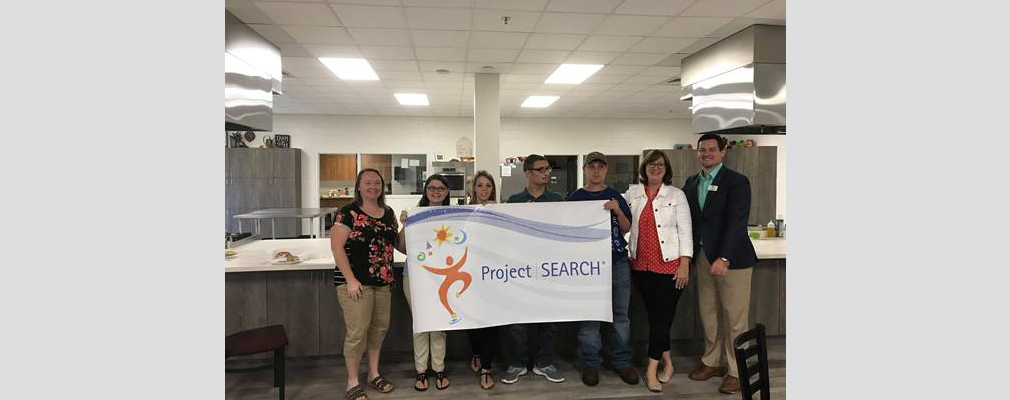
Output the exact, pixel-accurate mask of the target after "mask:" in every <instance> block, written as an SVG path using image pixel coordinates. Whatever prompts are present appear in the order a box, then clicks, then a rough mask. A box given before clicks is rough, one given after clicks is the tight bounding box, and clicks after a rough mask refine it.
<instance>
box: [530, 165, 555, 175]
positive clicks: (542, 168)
mask: <svg viewBox="0 0 1010 400" xmlns="http://www.w3.org/2000/svg"><path fill="white" fill-rule="evenodd" d="M551 170H553V168H551V167H549V166H548V167H540V168H530V169H528V170H527V171H537V172H539V173H541V174H544V173H547V172H550V171H551Z"/></svg>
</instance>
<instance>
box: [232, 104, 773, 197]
mask: <svg viewBox="0 0 1010 400" xmlns="http://www.w3.org/2000/svg"><path fill="white" fill-rule="evenodd" d="M274 131H275V132H277V133H282V134H288V135H291V147H294V148H300V149H302V151H303V152H304V154H302V205H303V206H304V207H318V206H319V187H318V186H319V154H320V153H324V154H325V153H392V154H398V153H399V154H420V153H423V154H427V155H428V164H429V169H428V170H429V171H431V169H430V164H431V161H432V160H433V159H434V154H435V153H441V154H445V155H446V156H447V157H453V156H455V154H456V146H455V145H456V140H457V139H459V137H461V136H469V137H471V138H472V135H473V119H472V118H447V117H445V118H443V117H389V116H344V115H291V114H275V115H274ZM728 138H729V139H730V140H740V139H754V140H755V142H756V143H757V144H758V145H759V146H778V171H777V174H778V181H777V183H776V188H777V191H776V196H775V197H776V210H777V213H778V214H781V215H783V216H785V214H786V168H785V165H786V137H785V136H784V135H758V136H747V135H729V136H728ZM260 139H261V138H259V137H258V138H257V139H256V140H255V141H254V142H253V143H252V146H258V145H259V144H260ZM697 140H698V135H697V134H695V133H694V132H693V131H692V130H691V122H690V120H688V119H570V118H503V119H502V124H501V153H502V154H501V157H500V159H501V160H504V158H505V157H512V156H519V155H522V156H525V155H527V154H530V153H538V154H555V155H565V154H571V155H578V154H583V155H584V154H586V153H588V152H590V151H600V152H603V153H604V154H608V155H610V154H613V155H620V154H641V152H642V150H643V149H648V148H672V147H673V145H674V144H676V143H692V144H693V143H696V141H697ZM579 182H581V178H580V179H579Z"/></svg>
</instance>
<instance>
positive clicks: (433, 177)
mask: <svg viewBox="0 0 1010 400" xmlns="http://www.w3.org/2000/svg"><path fill="white" fill-rule="evenodd" d="M434 180H438V181H439V182H442V184H443V185H445V190H446V192H445V198H444V199H442V204H435V205H436V206H447V205H449V192H448V190H449V180H448V179H445V177H444V176H442V175H441V174H431V176H429V177H428V179H425V180H424V188H423V189H421V190H422V192H421V201H419V202H417V205H418V206H420V207H427V206H430V205H432V204H431V202H430V201H429V200H428V184H429V183H431V181H434Z"/></svg>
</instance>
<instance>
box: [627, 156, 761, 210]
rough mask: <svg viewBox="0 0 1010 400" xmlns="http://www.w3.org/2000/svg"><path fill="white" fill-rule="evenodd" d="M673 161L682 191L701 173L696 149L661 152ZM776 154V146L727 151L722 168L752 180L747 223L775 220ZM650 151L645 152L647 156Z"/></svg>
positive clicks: (671, 162)
mask: <svg viewBox="0 0 1010 400" xmlns="http://www.w3.org/2000/svg"><path fill="white" fill-rule="evenodd" d="M660 150H662V151H663V153H665V154H666V156H667V157H669V158H670V168H671V171H672V172H673V185H674V186H676V187H679V188H682V187H683V186H684V182H685V181H687V178H689V177H691V176H692V175H695V174H698V173H699V172H701V166H700V165H698V153H697V150H689V149H660ZM777 151H778V148H776V147H775V146H756V147H743V148H733V149H728V150H726V157H725V158H723V166H725V167H727V168H729V169H732V170H734V171H736V172H739V173H741V174H743V175H744V176H746V177H747V179H749V180H750V184H751V206H750V207H751V208H750V220H748V221H747V223H748V224H752V225H755V224H761V225H764V224H767V223H768V221H770V220H772V219H775V216H776V213H775V190H776V179H777V176H776V174H777V171H778V169H777V162H778V158H777ZM648 152H649V150H645V151H643V152H642V156H643V157H644V156H645V154H646V153H648Z"/></svg>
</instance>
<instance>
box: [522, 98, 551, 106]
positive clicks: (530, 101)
mask: <svg viewBox="0 0 1010 400" xmlns="http://www.w3.org/2000/svg"><path fill="white" fill-rule="evenodd" d="M557 99H558V96H530V97H527V98H526V101H524V102H523V104H522V105H521V106H520V107H535V108H544V107H548V106H550V105H551V104H553V103H554V101H556V100H557Z"/></svg>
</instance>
